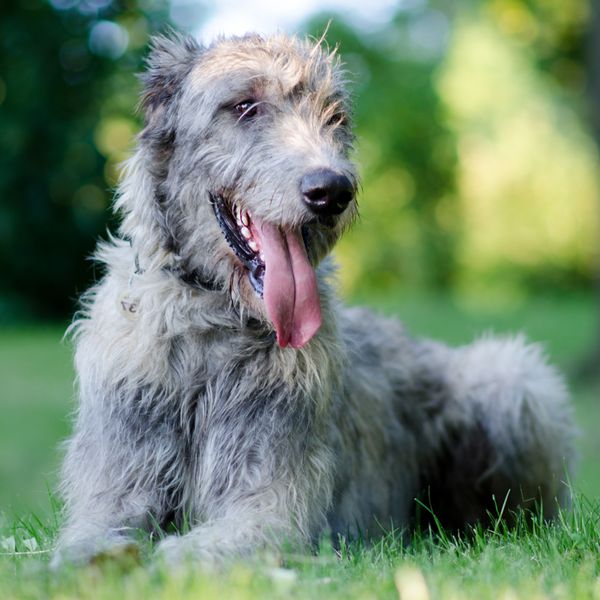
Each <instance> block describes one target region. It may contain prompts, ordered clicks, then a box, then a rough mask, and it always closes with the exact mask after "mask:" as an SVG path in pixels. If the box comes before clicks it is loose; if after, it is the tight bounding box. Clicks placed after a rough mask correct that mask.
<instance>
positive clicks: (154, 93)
mask: <svg viewBox="0 0 600 600" xmlns="http://www.w3.org/2000/svg"><path fill="white" fill-rule="evenodd" d="M201 52H202V48H201V46H200V45H199V44H198V42H196V40H195V39H194V38H192V37H190V36H189V35H184V34H181V33H177V32H174V31H171V32H169V33H168V34H167V35H157V36H154V37H153V38H152V39H151V41H150V53H149V54H148V57H147V58H146V71H145V72H144V73H143V74H142V75H141V76H140V79H141V81H142V85H143V92H142V97H141V101H140V106H141V108H142V110H143V112H144V115H145V117H146V123H150V122H152V121H154V120H155V118H156V117H158V116H159V115H161V114H162V113H163V111H164V109H165V107H166V106H167V105H168V104H169V103H170V102H171V101H172V100H173V98H174V97H175V96H176V95H177V93H178V92H179V90H180V89H181V86H182V83H183V80H184V79H185V77H186V76H187V74H188V73H189V72H190V70H191V68H192V67H193V65H194V61H195V59H196V58H197V57H198V56H199V55H200V53H201Z"/></svg>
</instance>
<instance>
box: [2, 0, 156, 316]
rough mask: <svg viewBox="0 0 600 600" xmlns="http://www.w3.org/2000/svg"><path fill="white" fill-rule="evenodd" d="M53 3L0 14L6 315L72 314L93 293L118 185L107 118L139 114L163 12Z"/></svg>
mask: <svg viewBox="0 0 600 600" xmlns="http://www.w3.org/2000/svg"><path fill="white" fill-rule="evenodd" d="M53 4H54V6H51V5H50V4H48V3H47V2H46V1H45V0H18V1H17V2H2V3H1V4H0V49H1V50H0V155H1V156H2V160H1V161H0V198H1V201H0V272H1V273H2V277H1V278H0V296H2V297H3V299H4V303H5V306H4V310H7V307H6V301H7V299H8V300H9V301H11V300H12V309H11V311H12V312H15V311H16V312H20V313H24V314H41V315H46V316H56V315H65V314H68V313H69V312H71V311H72V308H73V306H72V301H73V299H74V297H75V296H76V295H77V293H79V292H81V291H82V290H83V289H84V288H85V287H87V285H88V283H89V280H90V277H91V275H92V271H91V267H90V264H89V262H87V261H86V258H87V257H88V255H89V254H91V252H92V250H93V248H94V245H95V241H96V238H97V237H98V235H100V234H103V233H104V231H105V228H106V224H107V218H108V212H107V210H106V209H107V207H108V205H109V201H110V197H111V194H112V190H111V189H110V185H111V184H112V183H113V181H112V180H111V179H110V173H107V168H106V167H107V156H105V155H103V148H102V147H101V144H99V143H98V140H97V139H95V137H96V138H97V135H96V136H95V134H96V130H97V127H98V124H99V122H100V120H101V119H102V118H103V116H104V115H106V114H107V113H110V114H111V115H114V114H117V115H119V114H120V115H126V116H129V115H130V114H131V111H132V107H133V106H134V105H135V103H136V84H135V79H134V76H133V73H134V72H135V71H137V70H138V69H139V68H140V63H141V60H140V58H141V51H142V47H143V45H144V44H145V41H146V34H147V33H148V32H149V31H152V30H153V29H154V28H155V27H156V26H157V24H158V23H159V22H160V21H161V15H162V13H163V12H164V9H162V8H161V6H160V5H161V3H160V2H159V3H155V5H156V6H157V8H153V9H151V10H149V9H146V10H142V7H141V5H139V4H138V3H137V1H135V0H127V1H126V2H117V1H115V2H112V1H111V0H106V1H103V2H87V1H86V0H69V1H67V0H54V2H53ZM145 4H146V5H149V4H150V3H149V2H146V3H145ZM107 27H108V29H107ZM103 28H104V29H103ZM119 36H120V37H119ZM127 37H128V38H129V48H128V50H127V51H126V52H125V54H124V55H123V56H119V54H120V53H121V52H122V51H123V49H124V48H121V47H120V46H119V44H122V43H123V39H125V40H126V38H127ZM117 58H118V61H117V60H116V59H117ZM128 142H129V140H128ZM99 146H100V147H99ZM15 307H16V308H15ZM2 308H3V307H2V306H0V318H1V317H2Z"/></svg>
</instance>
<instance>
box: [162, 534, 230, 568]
mask: <svg viewBox="0 0 600 600" xmlns="http://www.w3.org/2000/svg"><path fill="white" fill-rule="evenodd" d="M155 556H156V560H157V561H158V563H159V564H162V565H164V566H165V567H167V568H168V569H169V571H172V570H174V569H178V568H183V567H185V566H186V565H190V564H193V565H194V566H196V567H198V566H200V567H201V568H203V569H206V570H213V569H215V568H217V567H218V566H219V565H220V563H221V561H220V559H219V555H218V553H216V552H211V551H209V550H208V549H207V548H206V547H204V546H203V545H202V544H201V543H198V540H196V539H194V538H191V537H189V536H175V535H173V536H169V537H167V538H165V539H164V540H162V541H161V542H160V543H159V544H158V547H157V548H156V555H155Z"/></svg>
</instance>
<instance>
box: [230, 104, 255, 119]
mask: <svg viewBox="0 0 600 600" xmlns="http://www.w3.org/2000/svg"><path fill="white" fill-rule="evenodd" d="M258 107H259V105H258V103H257V102H256V100H251V99H249V100H244V101H242V102H240V103H239V104H236V105H235V106H234V107H233V110H234V111H235V113H236V114H237V115H238V117H239V118H240V119H252V117H255V116H256V115H257V114H258Z"/></svg>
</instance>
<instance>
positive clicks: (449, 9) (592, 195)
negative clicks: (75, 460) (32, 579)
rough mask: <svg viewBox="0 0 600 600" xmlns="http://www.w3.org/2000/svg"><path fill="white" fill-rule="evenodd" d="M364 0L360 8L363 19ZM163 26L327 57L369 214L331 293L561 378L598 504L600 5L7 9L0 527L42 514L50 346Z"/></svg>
mask: <svg viewBox="0 0 600 600" xmlns="http://www.w3.org/2000/svg"><path fill="white" fill-rule="evenodd" d="M367 4H368V6H367ZM168 26H174V27H176V28H180V29H184V30H186V31H188V32H190V33H191V34H193V35H196V36H198V37H199V38H201V39H202V40H203V41H209V40H210V38H211V37H213V36H214V35H217V34H219V33H243V32H244V31H246V30H250V29H255V30H259V31H263V32H268V31H272V30H275V29H281V30H284V31H295V32H299V33H308V34H311V35H315V36H320V35H321V34H322V32H323V31H324V30H325V29H326V28H328V29H327V36H326V37H327V41H328V43H329V45H331V46H334V45H338V46H339V51H340V53H341V55H342V57H343V59H344V61H345V62H346V65H347V68H348V70H349V72H350V74H351V75H350V78H351V82H352V83H351V85H352V88H353V91H354V96H355V100H356V111H355V118H356V128H357V134H358V143H357V151H356V159H357V161H358V162H359V163H360V165H361V173H362V180H363V190H362V193H361V195H360V207H361V219H360V221H359V223H358V224H357V226H356V227H355V228H354V230H353V231H352V232H350V233H349V234H348V236H347V237H346V238H345V239H344V240H343V241H342V242H341V244H340V245H339V247H338V250H337V256H338V259H339V263H340V273H339V280H340V288H341V293H342V294H343V296H344V297H345V299H346V300H347V301H348V302H351V303H358V302H361V303H367V304H370V305H371V306H373V307H374V308H376V309H377V310H380V311H382V312H386V313H388V314H395V315H398V316H399V317H400V318H402V319H403V320H404V321H405V322H406V323H407V325H408V327H409V328H410V329H411V330H412V332H413V333H414V334H416V335H428V336H435V337H438V338H441V339H443V340H446V341H448V342H450V343H454V344H460V343H466V342H468V341H470V340H471V339H473V338H474V337H475V336H476V335H478V334H480V333H482V332H486V331H495V332H508V331H517V330H522V331H525V332H526V334H527V335H528V337H529V338H530V339H532V340H535V341H539V342H542V343H544V344H545V345H546V348H547V350H548V354H549V355H550V357H551V359H552V360H553V361H554V362H555V363H557V364H558V365H559V366H560V368H561V369H563V370H564V371H565V372H566V373H567V375H568V377H569V383H570V386H571V389H572V391H573V395H574V400H575V409H576V416H577V419H578V422H579V423H580V427H581V430H582V436H581V438H580V440H579V447H580V451H581V464H580V469H579V473H578V475H577V476H576V477H575V479H574V485H575V487H576V489H577V490H579V491H581V492H582V493H584V494H586V495H588V496H591V497H595V496H598V495H600V460H598V459H599V458H600V439H599V436H598V433H597V432H598V430H599V429H600V385H599V383H598V378H599V373H600V287H599V286H598V284H597V283H595V282H597V279H598V277H597V276H598V272H599V268H600V218H599V213H600V176H599V175H600V171H599V164H600V163H599V160H598V159H599V157H598V144H599V142H600V8H599V6H598V5H597V4H594V2H591V1H590V0H569V1H568V2H564V0H461V1H450V0H448V1H446V2H444V1H441V0H371V1H370V2H369V3H366V2H351V1H350V0H329V1H327V0H323V1H321V2H319V1H318V0H305V1H304V2H300V1H298V0H290V1H288V2H279V3H277V2H275V1H273V0H260V1H257V2H253V3H244V2H241V1H238V0H228V1H223V2H212V3H209V2H200V1H197V0H172V2H168V1H167V0H12V1H10V2H2V3H0V513H2V514H4V516H5V518H7V519H9V520H10V522H12V521H13V520H14V516H15V515H16V516H17V517H18V516H20V515H26V514H31V512H32V511H33V512H34V513H35V514H46V513H49V512H50V511H51V496H50V495H49V493H48V490H53V489H54V487H55V485H56V469H57V465H58V464H59V460H60V449H59V447H58V443H59V441H60V440H61V439H63V438H64V437H65V436H66V435H67V433H68V431H69V420H70V414H71V412H72V411H73V409H74V407H75V403H74V387H73V371H72V366H71V348H70V345H69V343H68V342H61V337H62V334H63V332H64V329H65V327H66V325H67V324H68V321H69V318H70V316H71V315H72V313H73V311H74V309H75V306H76V298H77V296H78V294H80V293H81V292H82V291H83V290H85V289H86V288H87V287H88V285H89V284H90V283H91V282H92V281H94V280H95V279H96V278H97V277H99V276H100V275H101V273H98V272H97V271H96V270H95V267H94V264H93V262H92V261H90V260H89V257H90V255H91V253H92V252H93V248H94V246H95V242H96V240H97V239H98V238H99V237H106V235H107V230H108V229H113V230H114V228H115V226H116V223H117V221H116V219H115V218H114V217H113V216H111V214H110V210H109V209H110V205H111V199H112V197H113V192H114V188H115V185H116V183H117V181H118V177H119V164H120V163H121V161H123V159H125V158H126V157H127V155H128V153H129V152H130V150H131V147H132V142H133V138H134V136H135V134H136V132H137V131H138V130H139V127H140V119H139V115H137V114H136V113H135V111H134V108H135V105H136V103H137V94H138V81H137V79H136V73H138V72H139V71H140V69H141V68H142V65H143V57H144V55H145V52H146V48H147V42H148V37H149V35H151V34H152V33H154V32H157V31H164V30H165V28H167V27H168Z"/></svg>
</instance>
